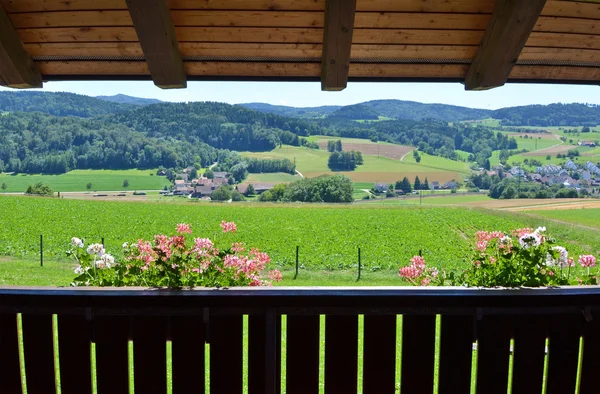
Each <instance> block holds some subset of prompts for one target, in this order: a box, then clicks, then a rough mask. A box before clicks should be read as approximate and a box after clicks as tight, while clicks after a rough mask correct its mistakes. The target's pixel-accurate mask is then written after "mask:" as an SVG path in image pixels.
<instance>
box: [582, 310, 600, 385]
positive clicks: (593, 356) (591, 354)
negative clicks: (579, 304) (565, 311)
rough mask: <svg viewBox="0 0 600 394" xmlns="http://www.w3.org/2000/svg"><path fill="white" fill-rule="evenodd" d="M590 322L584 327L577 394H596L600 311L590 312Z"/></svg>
mask: <svg viewBox="0 0 600 394" xmlns="http://www.w3.org/2000/svg"><path fill="white" fill-rule="evenodd" d="M591 313H592V320H590V321H588V322H586V323H585V326H584V346H583V365H582V373H581V387H580V392H579V394H592V393H594V394H595V393H598V371H600V309H596V310H594V311H591Z"/></svg>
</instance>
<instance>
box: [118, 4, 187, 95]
mask: <svg viewBox="0 0 600 394" xmlns="http://www.w3.org/2000/svg"><path fill="white" fill-rule="evenodd" d="M127 7H128V8H129V14H130V15H131V19H132V21H133V25H134V26H135V31H136V33H137V36H138V39H139V41H140V45H141V47H142V50H143V51H144V56H145V58H146V63H147V64H148V69H149V70H150V75H152V80H153V81H154V84H155V85H156V86H158V87H159V88H162V89H173V88H185V87H187V75H186V73H185V69H184V67H183V60H182V58H181V53H179V45H178V43H177V37H176V36H175V26H174V25H173V20H172V19H171V11H170V10H169V5H168V3H167V0H151V1H149V0H127Z"/></svg>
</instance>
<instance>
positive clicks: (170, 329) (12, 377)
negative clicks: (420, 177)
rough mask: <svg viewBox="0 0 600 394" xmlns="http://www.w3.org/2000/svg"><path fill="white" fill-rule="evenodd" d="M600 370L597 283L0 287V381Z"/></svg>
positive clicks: (570, 386) (258, 384)
mask: <svg viewBox="0 0 600 394" xmlns="http://www.w3.org/2000/svg"><path fill="white" fill-rule="evenodd" d="M245 315H247V316H248V317H247V318H246V317H245ZM323 315H324V316H325V317H324V326H325V327H324V331H325V334H324V340H323V335H322V332H321V329H322V325H323V319H322V318H321V316H323ZM399 316H401V318H400V317H399ZM436 316H439V317H437V318H436ZM246 319H247V320H246ZM436 319H439V320H436ZM245 321H247V324H246V327H247V336H244V332H245V323H244V322H245ZM282 321H283V322H284V323H283V327H284V329H283V330H282ZM436 321H438V322H439V321H441V324H436ZM359 322H360V324H359ZM400 328H401V329H400ZM282 339H284V340H283V341H282ZM206 343H208V344H210V346H209V357H205V355H206V353H205V352H206V349H207V346H206V345H205V344H206ZM244 343H247V347H245V346H244V345H243V344H244ZM131 344H133V346H131ZM359 344H360V346H359ZM131 347H133V351H132V352H131V351H130V349H131ZM323 347H324V351H323ZM436 348H437V349H438V350H439V351H438V352H436ZM167 349H169V351H168V350H167ZM399 349H400V350H399ZM474 349H477V351H476V352H475V354H476V358H475V359H474V358H473V356H474ZM167 354H169V357H167ZM436 354H437V355H439V356H436ZM282 356H283V357H284V362H282V361H281V360H282ZM205 358H206V359H207V360H208V365H206V363H205ZM436 360H437V362H436ZM474 360H475V361H474ZM132 364H133V369H132V368H131V365H132ZM321 365H324V371H322V367H321ZM282 371H283V372H282ZM599 371H600V288H598V287H569V288H555V289H520V290H480V289H464V288H460V289H459V288H314V289H312V288H272V289H249V288H244V289H229V290H210V289H208V290H207V289H203V290H185V291H170V290H144V289H93V288H86V289H81V288H77V289H75V288H64V289H62V288H18V287H3V288H0V393H2V394H12V393H21V392H22V389H23V387H24V386H26V388H27V392H28V393H29V394H37V393H44V394H48V393H55V392H56V391H57V387H59V388H60V390H61V392H62V393H63V394H70V393H77V394H85V393H92V392H94V391H95V390H97V392H98V393H101V394H104V393H106V394H108V393H111V394H120V393H130V392H131V391H132V390H131V389H134V390H135V392H136V393H143V394H146V393H166V392H168V391H171V390H172V392H173V393H175V394H178V393H204V392H205V390H206V388H207V387H209V392H210V393H227V394H228V393H236V394H237V393H242V392H243V391H244V390H245V387H244V386H245V383H244V382H247V390H248V393H250V394H253V393H256V394H273V393H279V392H286V393H287V394H311V393H312V394H317V393H319V392H320V390H323V391H321V392H324V393H326V394H338V393H356V392H357V391H361V390H362V392H363V393H365V394H386V393H390V394H393V393H397V392H398V391H397V390H398V386H400V389H401V392H402V393H406V394H408V393H410V394H414V393H427V394H431V393H433V392H434V387H435V389H436V390H437V392H439V393H469V392H471V390H472V388H475V389H476V392H477V393H481V394H489V393H502V394H505V393H507V388H508V387H509V385H510V387H511V388H512V393H514V394H519V393H527V394H531V393H542V392H543V389H545V390H546V393H547V394H554V393H561V394H562V393H575V392H576V389H577V390H579V393H581V394H586V393H598V392H599V390H600V389H599V388H598V387H599V386H598V373H599ZM359 375H360V376H359ZM398 375H399V376H400V378H399V379H398ZM246 379H247V380H246ZM397 380H398V381H397ZM207 381H208V383H207ZM131 382H132V383H133V384H132V383H131ZM282 382H283V383H282ZM321 382H324V387H320V384H321ZM359 382H360V384H359Z"/></svg>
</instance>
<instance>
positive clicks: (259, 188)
mask: <svg viewBox="0 0 600 394" xmlns="http://www.w3.org/2000/svg"><path fill="white" fill-rule="evenodd" d="M275 185H276V184H274V183H252V187H253V188H254V193H255V194H262V193H264V192H266V191H268V190H271V189H273V188H274V187H275ZM248 186H250V183H243V184H241V185H237V186H236V189H237V191H238V192H240V193H242V194H246V191H247V190H248Z"/></svg>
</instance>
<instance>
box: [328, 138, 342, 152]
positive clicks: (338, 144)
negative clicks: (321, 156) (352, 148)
mask: <svg viewBox="0 0 600 394" xmlns="http://www.w3.org/2000/svg"><path fill="white" fill-rule="evenodd" d="M342 150H343V149H342V140H328V141H327V151H328V152H341V151H342Z"/></svg>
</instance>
